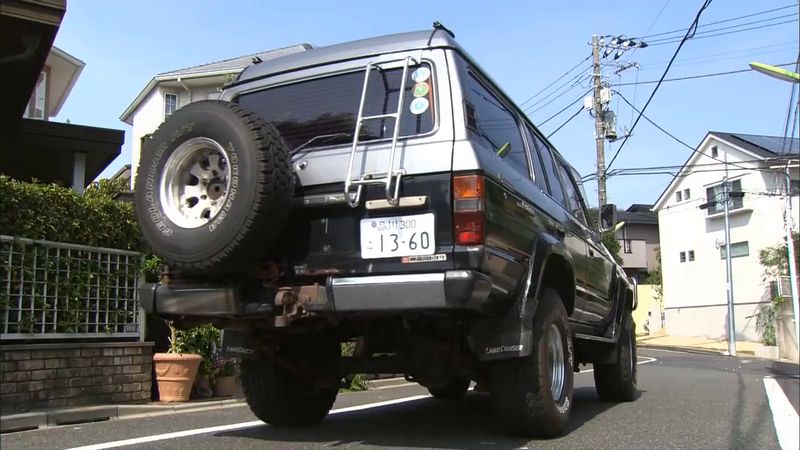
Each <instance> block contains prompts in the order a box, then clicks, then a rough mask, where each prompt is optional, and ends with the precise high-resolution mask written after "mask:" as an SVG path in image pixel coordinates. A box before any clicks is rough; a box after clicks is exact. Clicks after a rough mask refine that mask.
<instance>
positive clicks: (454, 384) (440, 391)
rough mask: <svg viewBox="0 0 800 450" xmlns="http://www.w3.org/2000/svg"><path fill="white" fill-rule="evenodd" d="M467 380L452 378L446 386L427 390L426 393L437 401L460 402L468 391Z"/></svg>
mask: <svg viewBox="0 0 800 450" xmlns="http://www.w3.org/2000/svg"><path fill="white" fill-rule="evenodd" d="M469 383H470V380H469V379H468V378H460V377H456V378H453V379H452V380H451V381H450V382H449V383H447V385H445V386H442V387H437V388H428V392H430V393H431V395H432V396H433V397H434V398H437V399H439V400H461V399H462V398H464V396H465V395H466V394H467V391H468V390H469Z"/></svg>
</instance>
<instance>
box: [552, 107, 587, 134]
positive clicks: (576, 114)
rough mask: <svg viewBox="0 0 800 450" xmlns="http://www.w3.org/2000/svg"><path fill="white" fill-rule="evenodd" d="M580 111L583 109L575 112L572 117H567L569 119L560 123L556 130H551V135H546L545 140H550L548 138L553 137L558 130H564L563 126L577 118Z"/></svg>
mask: <svg viewBox="0 0 800 450" xmlns="http://www.w3.org/2000/svg"><path fill="white" fill-rule="evenodd" d="M581 111H583V107H581V109H579V110H577V111H575V114H573V115H571V116H569V119H567V120H566V121H564V123H562V124H561V125H559V126H558V128H556V129H555V130H553V132H552V133H550V134H548V135H547V139H550V136H552V135H554V134H556V133H558V130H560V129H562V128H564V125H566V124H568V123H570V122H571V121H572V119H574V118H576V117H578V114H580V113H581Z"/></svg>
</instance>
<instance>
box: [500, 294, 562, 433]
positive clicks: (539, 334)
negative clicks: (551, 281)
mask: <svg viewBox="0 0 800 450" xmlns="http://www.w3.org/2000/svg"><path fill="white" fill-rule="evenodd" d="M574 360H575V356H574V348H573V345H572V332H571V331H570V327H569V321H568V317H567V311H566V309H565V308H564V304H563V303H562V301H561V298H560V297H559V295H558V293H557V292H556V291H555V290H553V289H549V288H543V289H542V293H541V294H540V300H539V306H538V308H537V311H536V315H535V317H534V321H533V349H532V351H531V354H530V356H527V357H524V358H515V359H509V360H505V361H499V362H498V363H496V364H495V365H494V366H492V367H491V369H490V370H491V372H490V378H491V379H490V382H491V396H492V403H493V404H494V409H495V413H496V414H497V416H498V417H499V419H500V420H501V422H502V424H503V425H504V426H505V427H506V428H507V429H508V430H509V431H510V432H512V433H515V434H519V435H523V436H541V437H555V436H559V435H561V434H562V433H564V430H566V428H567V425H568V423H569V415H570V411H571V410H572V388H573V382H574V374H573V363H574Z"/></svg>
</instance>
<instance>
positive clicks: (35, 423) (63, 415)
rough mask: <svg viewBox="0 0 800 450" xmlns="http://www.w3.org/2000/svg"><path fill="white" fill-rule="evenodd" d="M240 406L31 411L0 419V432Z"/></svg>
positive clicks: (207, 403)
mask: <svg viewBox="0 0 800 450" xmlns="http://www.w3.org/2000/svg"><path fill="white" fill-rule="evenodd" d="M242 403H244V399H243V398H238V397H233V398H226V399H215V400H207V399H203V400H190V401H188V402H180V403H166V402H150V403H144V404H138V405H137V404H128V405H100V406H78V407H74V408H65V409H53V410H45V411H31V412H25V413H19V414H9V415H2V416H0V432H1V433H7V432H10V431H22V430H33V429H36V428H40V427H44V426H54V425H70V424H77V423H86V422H100V421H105V420H112V419H120V418H132V417H137V416H139V417H141V416H159V415H163V414H173V413H176V412H190V411H202V410H206V409H219V408H230V407H235V406H239V405H241V404H242Z"/></svg>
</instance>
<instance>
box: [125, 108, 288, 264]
mask: <svg viewBox="0 0 800 450" xmlns="http://www.w3.org/2000/svg"><path fill="white" fill-rule="evenodd" d="M135 188H136V213H137V216H138V218H139V223H140V226H141V228H142V233H143V234H144V237H145V238H146V239H147V241H148V243H149V244H150V245H151V247H152V248H153V250H154V251H155V252H156V253H158V254H159V255H161V256H163V257H164V258H165V259H166V261H167V263H168V264H169V265H170V266H171V267H172V268H173V269H174V270H176V271H178V272H180V273H183V274H189V275H193V274H194V275H213V274H223V273H231V272H234V271H237V270H238V269H240V268H242V267H244V266H246V265H252V264H253V263H255V262H256V261H257V260H258V259H259V257H260V256H262V255H263V254H264V252H265V251H266V249H267V248H269V247H270V245H272V244H273V243H274V242H275V239H276V238H277V237H278V236H279V233H280V232H281V230H282V229H283V227H284V225H285V223H286V220H287V217H288V209H289V202H290V200H291V197H292V193H293V177H292V173H291V169H290V163H289V153H288V149H287V147H286V144H285V143H284V141H283V139H281V137H280V135H279V133H278V131H277V130H276V129H275V128H274V127H273V126H272V125H270V124H267V123H265V122H264V121H262V120H261V119H259V118H258V117H257V116H255V115H254V114H253V113H251V112H249V111H246V110H245V109H243V108H241V107H240V106H239V105H236V104H234V103H230V102H224V101H216V100H215V101H210V100H209V101H199V102H195V103H191V104H189V105H186V106H184V107H183V108H181V109H180V110H178V111H176V112H175V113H174V114H172V116H171V117H170V118H169V119H167V121H166V122H165V123H164V124H162V125H161V126H160V127H159V128H158V129H157V130H156V131H155V132H154V133H153V134H152V135H151V136H150V137H149V138H146V139H144V140H143V142H142V153H141V159H140V162H139V167H138V170H137V176H136V186H135Z"/></svg>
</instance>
